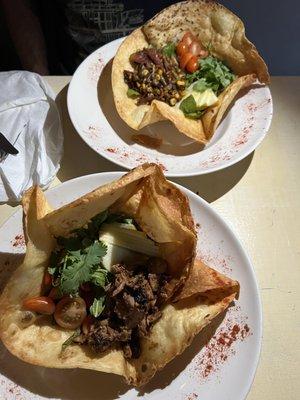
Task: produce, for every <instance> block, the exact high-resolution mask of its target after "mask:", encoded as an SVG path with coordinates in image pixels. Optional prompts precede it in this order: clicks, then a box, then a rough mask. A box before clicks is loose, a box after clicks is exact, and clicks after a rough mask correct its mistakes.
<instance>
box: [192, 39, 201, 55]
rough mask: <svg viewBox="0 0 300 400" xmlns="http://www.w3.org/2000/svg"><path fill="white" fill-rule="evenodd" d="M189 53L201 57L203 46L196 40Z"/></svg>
mask: <svg viewBox="0 0 300 400" xmlns="http://www.w3.org/2000/svg"><path fill="white" fill-rule="evenodd" d="M189 51H190V52H191V53H192V54H193V55H194V56H199V55H200V54H201V52H202V46H201V44H200V42H198V41H197V40H194V41H193V42H192V43H191V44H190V46H189Z"/></svg>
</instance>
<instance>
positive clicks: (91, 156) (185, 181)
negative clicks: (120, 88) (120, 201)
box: [56, 85, 254, 202]
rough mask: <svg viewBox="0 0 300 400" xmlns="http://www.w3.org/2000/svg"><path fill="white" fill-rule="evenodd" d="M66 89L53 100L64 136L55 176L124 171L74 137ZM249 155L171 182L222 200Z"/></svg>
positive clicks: (66, 177)
mask: <svg viewBox="0 0 300 400" xmlns="http://www.w3.org/2000/svg"><path fill="white" fill-rule="evenodd" d="M67 90H68V85H66V86H65V87H64V88H63V89H62V90H61V91H60V92H59V94H58V95H57V97H56V104H57V105H58V108H59V110H60V114H61V118H62V125H63V131H64V137H65V142H64V155H63V159H62V162H61V168H60V170H59V172H58V174H57V176H58V178H59V179H60V180H61V181H62V182H63V181H66V180H69V179H72V178H76V177H78V176H83V175H88V174H93V173H98V172H107V171H121V170H124V169H123V168H122V167H120V166H118V165H115V164H113V163H112V162H110V161H108V160H106V159H105V158H103V157H101V156H100V155H99V154H97V153H96V152H95V151H93V150H92V149H91V148H90V147H89V146H88V145H87V144H86V143H85V142H84V141H83V140H82V139H81V137H80V136H79V135H78V134H77V132H76V130H75V128H74V127H73V124H72V122H71V120H70V117H69V113H68V109H67ZM124 124H125V123H124ZM128 140H129V139H128ZM253 154H254V152H253V153H251V154H250V155H249V156H248V157H246V158H245V159H243V160H241V161H239V162H238V163H236V164H234V165H233V166H231V167H228V168H226V169H224V170H221V171H217V172H214V173H210V174H206V175H199V176H194V177H183V178H172V179H171V180H172V181H174V182H176V183H179V184H180V185H183V186H185V187H187V188H188V189H190V190H192V191H193V192H195V193H197V194H199V196H201V197H202V198H204V199H205V200H206V201H208V202H212V201H215V200H217V199H218V198H220V197H222V196H223V195H224V194H225V193H227V192H228V191H229V190H231V189H232V188H233V187H234V186H235V185H236V184H237V183H238V182H239V181H240V179H241V178H242V177H243V176H244V174H245V173H246V171H247V169H248V168H249V166H250V164H251V161H252V158H253Z"/></svg>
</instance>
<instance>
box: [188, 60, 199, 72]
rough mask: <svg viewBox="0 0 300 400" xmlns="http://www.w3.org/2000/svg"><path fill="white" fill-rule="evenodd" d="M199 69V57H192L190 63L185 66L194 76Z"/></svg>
mask: <svg viewBox="0 0 300 400" xmlns="http://www.w3.org/2000/svg"><path fill="white" fill-rule="evenodd" d="M198 68H199V64H198V57H197V56H193V57H191V58H190V60H189V62H188V63H187V64H186V66H185V69H186V70H187V72H189V73H190V74H192V73H193V72H195V71H197V69H198Z"/></svg>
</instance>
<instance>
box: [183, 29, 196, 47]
mask: <svg viewBox="0 0 300 400" xmlns="http://www.w3.org/2000/svg"><path fill="white" fill-rule="evenodd" d="M193 40H195V37H194V35H193V34H192V33H191V32H190V31H187V32H186V33H185V34H184V35H183V37H182V39H181V42H183V43H185V44H186V45H187V47H189V46H190V45H191V44H192V42H193Z"/></svg>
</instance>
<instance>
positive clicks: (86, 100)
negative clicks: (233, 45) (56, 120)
mask: <svg viewBox="0 0 300 400" xmlns="http://www.w3.org/2000/svg"><path fill="white" fill-rule="evenodd" d="M122 40H124V39H117V40H115V41H113V42H111V43H108V44H106V45H105V46H103V47H101V48H100V49H98V50H96V51H95V52H94V53H92V54H91V55H90V56H89V57H87V58H86V59H85V60H84V61H83V63H82V64H81V65H80V66H79V67H78V69H77V70H76V72H75V74H74V76H73V78H72V80H71V82H70V86H69V90H68V98H67V102H68V110H69V114H70V118H71V120H72V122H73V125H74V127H75V129H76V130H77V132H78V133H79V135H80V136H81V137H82V139H83V140H84V141H85V142H86V143H87V144H88V145H89V146H90V147H91V148H92V149H93V150H95V151H96V152H97V153H99V154H101V155H102V156H103V157H105V158H107V159H108V160H110V161H112V162H113V163H115V164H118V165H120V166H122V167H124V168H127V169H131V168H133V167H135V166H137V165H139V164H142V163H144V162H155V163H158V164H160V165H161V166H162V167H163V169H164V171H165V174H166V176H169V177H179V176H193V175H201V174H206V173H209V172H213V171H218V170H220V169H223V168H226V167H229V166H230V165H232V164H235V163H236V162H238V161H240V160H242V159H243V158H244V157H246V156H247V155H248V154H250V153H251V152H252V151H253V150H254V149H255V148H256V147H257V146H258V145H259V144H260V142H261V141H262V140H263V138H264V137H265V135H266V133H267V131H268V129H269V126H270V123H271V119H272V111H273V106H272V97H271V93H270V89H269V87H267V86H260V85H254V86H252V87H251V88H250V89H247V90H244V91H243V92H241V93H240V95H239V97H238V98H237V99H236V101H235V103H234V105H233V106H232V107H231V108H230V110H229V111H228V113H227V115H226V117H225V118H224V119H223V121H222V123H221V125H220V126H219V127H218V129H217V131H216V132H215V134H214V136H213V138H212V139H211V141H210V142H209V143H208V144H207V146H206V147H205V148H203V146H202V145H201V144H199V143H196V142H195V141H193V140H191V139H189V138H188V137H186V136H184V135H182V134H181V133H179V132H178V130H177V129H176V128H175V127H174V125H172V124H171V122H168V121H162V122H157V123H156V124H153V125H150V126H149V127H146V128H144V129H143V130H141V131H140V133H145V134H149V135H150V136H156V137H160V138H163V141H164V143H163V145H162V146H161V147H160V148H159V149H157V150H154V149H149V148H147V147H144V146H141V145H139V144H136V143H134V142H133V141H132V140H131V136H132V134H134V133H137V131H135V130H133V129H131V128H129V127H128V126H127V124H125V122H124V121H123V120H122V119H121V118H120V117H119V115H118V113H117V110H116V108H115V104H114V100H113V94H112V87H111V65H112V61H111V60H112V58H113V57H114V55H115V54H116V51H117V49H118V47H119V45H120V43H121V42H122Z"/></svg>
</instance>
